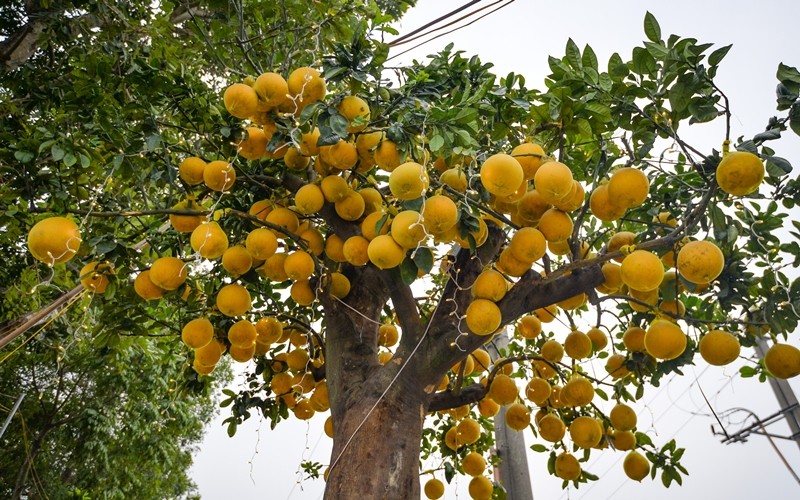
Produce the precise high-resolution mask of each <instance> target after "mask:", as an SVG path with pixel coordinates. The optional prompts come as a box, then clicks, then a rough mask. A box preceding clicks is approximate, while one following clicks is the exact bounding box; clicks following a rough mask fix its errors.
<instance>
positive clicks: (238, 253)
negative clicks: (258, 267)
mask: <svg viewBox="0 0 800 500" xmlns="http://www.w3.org/2000/svg"><path fill="white" fill-rule="evenodd" d="M252 266H253V257H251V256H250V253H249V252H248V251H247V249H246V248H245V247H243V246H242V245H234V246H232V247H229V248H228V249H227V250H225V253H223V254H222V267H223V268H225V270H226V271H228V272H229V273H230V274H231V275H232V276H241V275H242V274H244V273H246V272H247V271H249V270H250V268H251V267H252Z"/></svg>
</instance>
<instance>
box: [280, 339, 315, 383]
mask: <svg viewBox="0 0 800 500" xmlns="http://www.w3.org/2000/svg"><path fill="white" fill-rule="evenodd" d="M307 365H308V352H307V351H306V350H305V349H303V348H302V347H298V348H296V349H292V350H291V351H289V352H288V354H287V355H286V366H288V367H289V370H291V371H293V372H302V371H305V369H306V366H307ZM310 380H311V381H313V378H310Z"/></svg>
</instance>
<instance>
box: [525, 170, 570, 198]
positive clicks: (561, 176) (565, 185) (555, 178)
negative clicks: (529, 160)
mask: <svg viewBox="0 0 800 500" xmlns="http://www.w3.org/2000/svg"><path fill="white" fill-rule="evenodd" d="M572 181H573V178H572V171H571V170H570V169H569V167H568V166H566V165H564V164H563V163H561V162H558V161H548V162H546V163H543V164H542V165H541V166H540V167H539V169H538V170H537V171H536V175H534V177H533V182H534V185H535V186H536V190H537V191H538V192H539V194H541V195H542V198H544V200H545V201H547V202H548V203H557V202H558V201H560V200H563V199H564V198H566V197H567V195H569V194H570V193H571V192H572V190H573V189H574V185H573V182H572Z"/></svg>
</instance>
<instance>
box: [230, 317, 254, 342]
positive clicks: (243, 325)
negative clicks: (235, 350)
mask: <svg viewBox="0 0 800 500" xmlns="http://www.w3.org/2000/svg"><path fill="white" fill-rule="evenodd" d="M257 337H258V333H257V332H256V327H255V325H254V324H253V323H251V322H250V321H248V320H246V319H243V320H240V321H237V322H236V323H234V324H232V325H231V326H230V328H228V341H229V342H230V343H231V344H232V345H235V346H241V347H250V346H251V345H253V344H255V342H256V338H257Z"/></svg>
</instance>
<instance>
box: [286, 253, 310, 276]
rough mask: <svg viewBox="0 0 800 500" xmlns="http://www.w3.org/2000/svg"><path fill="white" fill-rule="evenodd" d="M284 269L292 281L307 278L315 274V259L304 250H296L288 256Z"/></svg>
mask: <svg viewBox="0 0 800 500" xmlns="http://www.w3.org/2000/svg"><path fill="white" fill-rule="evenodd" d="M283 270H284V271H285V272H286V275H287V276H288V277H289V279H290V280H292V281H300V280H307V279H309V278H310V277H311V275H313V274H314V259H313V258H312V257H311V255H309V254H308V252H306V251H304V250H295V251H294V252H292V253H290V254H289V255H287V256H286V260H285V261H284V262H283Z"/></svg>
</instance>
